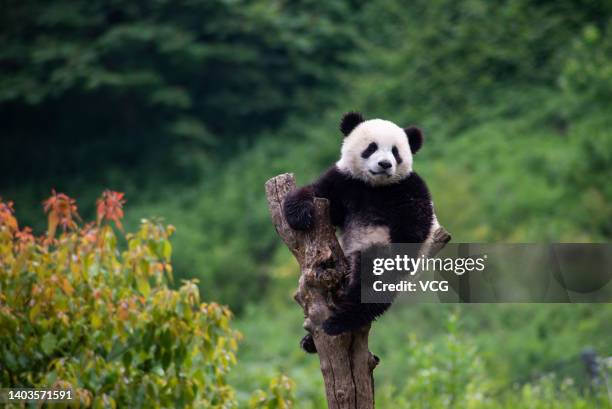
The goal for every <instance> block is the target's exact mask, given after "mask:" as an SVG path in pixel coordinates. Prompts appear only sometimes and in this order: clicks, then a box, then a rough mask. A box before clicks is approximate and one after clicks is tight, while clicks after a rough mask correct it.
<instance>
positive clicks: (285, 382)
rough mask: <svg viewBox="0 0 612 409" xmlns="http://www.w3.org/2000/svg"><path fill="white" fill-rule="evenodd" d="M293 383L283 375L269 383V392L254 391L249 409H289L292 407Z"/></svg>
mask: <svg viewBox="0 0 612 409" xmlns="http://www.w3.org/2000/svg"><path fill="white" fill-rule="evenodd" d="M294 388H295V384H294V382H293V381H292V380H291V379H289V378H287V377H286V376H284V375H280V376H278V377H276V378H274V379H272V380H271V381H270V386H269V392H268V393H265V392H263V391H262V390H258V391H255V393H254V394H253V396H252V397H251V399H250V401H249V408H251V409H260V408H261V409H289V408H291V407H293V402H292V390H293V389H294Z"/></svg>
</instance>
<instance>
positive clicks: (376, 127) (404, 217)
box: [283, 112, 438, 352]
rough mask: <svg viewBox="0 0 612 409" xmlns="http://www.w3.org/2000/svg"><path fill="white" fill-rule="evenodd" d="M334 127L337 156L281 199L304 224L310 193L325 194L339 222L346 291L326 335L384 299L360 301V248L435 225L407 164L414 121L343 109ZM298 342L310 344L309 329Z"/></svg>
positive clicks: (299, 226) (346, 327) (418, 141)
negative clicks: (403, 124) (402, 123)
mask: <svg viewBox="0 0 612 409" xmlns="http://www.w3.org/2000/svg"><path fill="white" fill-rule="evenodd" d="M340 130H341V131H342V133H343V134H344V136H345V138H344V142H343V144H342V153H341V156H340V160H339V161H338V162H336V164H335V165H334V166H332V167H331V168H329V169H328V170H327V171H326V172H325V173H323V175H321V176H320V177H319V179H318V180H316V181H315V182H314V183H312V184H310V185H308V186H305V187H302V188H300V189H297V190H295V191H293V192H291V193H290V194H289V195H288V196H287V198H286V200H285V202H284V205H283V210H284V214H285V218H286V219H287V222H288V223H289V225H290V226H291V228H293V229H295V230H308V229H310V228H311V227H312V225H313V215H314V207H313V198H314V197H315V196H316V197H323V198H326V199H328V200H329V202H330V216H331V222H332V224H333V225H334V226H336V227H338V228H340V231H341V239H340V243H341V245H342V248H343V250H344V253H345V254H346V256H347V257H349V260H350V261H351V276H350V278H349V282H348V287H347V290H346V293H345V296H344V299H343V300H341V301H340V303H339V305H337V308H336V309H335V310H334V312H333V314H332V316H330V317H329V318H328V319H327V320H326V321H325V322H324V323H323V329H324V330H325V332H326V333H328V334H329V335H337V334H341V333H343V332H346V331H353V330H356V329H358V328H360V327H362V326H364V325H367V324H369V323H371V322H372V321H373V320H375V319H376V318H377V317H378V316H380V315H382V314H383V313H384V312H385V311H386V310H387V309H388V308H389V306H390V304H386V303H384V304H382V303H381V304H367V303H363V304H362V303H361V289H360V281H361V275H360V253H361V251H363V250H365V249H367V248H368V247H370V246H373V245H385V244H389V243H423V242H425V241H426V240H427V239H428V237H429V236H430V235H431V234H432V232H433V231H434V229H435V228H436V227H437V226H438V224H437V221H436V218H435V215H434V211H433V204H432V201H431V196H430V194H429V190H428V189H427V186H426V185H425V182H424V181H423V180H422V179H421V178H420V177H419V175H417V174H416V173H415V172H413V170H412V159H413V158H412V157H413V154H415V153H416V152H417V151H418V150H419V149H420V148H421V145H422V144H423V134H422V132H421V131H420V130H419V129H418V128H416V127H409V128H405V129H402V128H400V127H399V126H397V125H396V124H394V123H393V122H390V121H386V120H382V119H371V120H364V118H363V116H362V115H361V114H359V113H356V112H349V113H347V114H345V115H344V117H343V118H342V122H341V124H340ZM301 345H302V347H303V348H304V349H305V350H306V351H307V352H316V348H315V345H314V342H313V339H312V336H311V335H310V334H308V335H306V336H305V337H304V338H303V339H302V342H301Z"/></svg>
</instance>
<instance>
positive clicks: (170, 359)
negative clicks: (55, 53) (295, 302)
mask: <svg viewBox="0 0 612 409" xmlns="http://www.w3.org/2000/svg"><path fill="white" fill-rule="evenodd" d="M123 202H124V200H123V197H122V194H119V193H115V192H109V191H107V192H105V193H104V195H103V197H102V198H101V199H100V200H99V201H98V206H97V210H98V219H97V222H95V223H89V224H86V225H84V226H82V227H79V226H78V225H77V220H78V219H79V216H78V213H77V207H76V203H75V201H74V200H73V199H71V198H69V197H68V196H66V195H64V194H61V193H60V194H56V193H55V192H54V194H53V196H52V197H51V198H50V199H49V200H47V201H46V202H45V209H46V210H47V211H48V214H49V217H48V221H49V228H48V232H47V235H46V236H43V237H34V236H33V235H32V234H31V232H30V230H29V229H28V228H23V229H20V228H19V226H18V222H17V219H16V218H15V216H14V211H13V206H12V203H11V202H1V201H0V328H2V330H1V331H0V384H2V385H4V386H11V387H42V386H46V387H52V386H55V387H69V388H72V389H73V390H74V393H75V396H76V397H77V399H78V400H79V401H80V402H81V404H82V405H83V406H85V407H90V406H91V407H94V408H98V407H111V408H115V407H130V408H134V407H143V408H144V407H146V408H150V407H194V406H197V407H212V408H228V407H233V406H235V404H236V402H235V397H234V391H233V389H232V388H231V387H230V386H229V385H228V384H227V382H226V379H225V378H226V375H227V373H228V370H229V369H230V367H231V366H232V365H233V364H234V363H235V352H236V348H237V341H238V340H239V338H240V335H239V333H238V332H236V331H234V330H232V329H231V328H230V326H229V323H230V319H231V312H230V311H229V309H227V308H226V307H223V306H221V305H219V304H216V303H201V302H200V298H199V290H198V287H197V281H196V280H192V281H184V282H183V284H182V285H181V286H180V288H179V289H178V290H171V289H169V288H168V282H169V281H172V266H171V264H170V258H171V254H172V246H171V244H170V241H169V238H170V235H171V234H172V232H173V230H174V228H173V227H172V226H164V225H163V224H162V223H160V222H159V221H155V220H143V221H142V224H141V226H140V229H139V230H138V231H137V232H136V233H134V234H128V235H127V236H126V244H127V245H126V249H125V250H121V247H122V246H120V245H119V243H121V242H122V240H121V238H119V237H117V236H116V235H115V232H114V230H113V228H112V227H111V226H110V224H109V223H108V221H114V222H115V224H116V225H117V227H118V228H121V227H122V225H121V217H122V216H123V211H122V206H123ZM59 228H61V230H62V232H61V234H59V236H57V237H56V230H57V229H59ZM271 388H272V389H271V392H270V396H268V395H267V394H266V393H264V392H261V391H258V392H257V395H256V396H257V399H258V400H256V401H255V402H260V406H257V405H255V403H254V407H269V406H266V405H267V403H266V402H269V401H270V400H273V401H275V402H281V403H282V404H285V405H288V404H289V401H288V400H287V399H286V398H287V397H288V393H289V391H290V388H291V384H290V382H289V381H287V380H283V381H282V382H280V383H275V384H273V385H272V386H271Z"/></svg>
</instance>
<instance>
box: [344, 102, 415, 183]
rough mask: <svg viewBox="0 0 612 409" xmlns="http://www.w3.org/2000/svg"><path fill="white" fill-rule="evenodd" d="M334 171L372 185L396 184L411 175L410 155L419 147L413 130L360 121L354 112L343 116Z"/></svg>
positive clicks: (381, 120)
mask: <svg viewBox="0 0 612 409" xmlns="http://www.w3.org/2000/svg"><path fill="white" fill-rule="evenodd" d="M340 130H341V131H342V133H343V134H344V142H343V144H342V153H341V156H340V160H339V161H338V162H337V163H336V166H338V169H340V170H341V171H343V172H346V173H348V174H350V175H351V176H352V177H355V178H357V179H361V180H363V181H364V182H367V183H369V184H371V185H374V186H379V185H386V184H391V183H397V182H399V181H400V180H402V179H404V178H406V177H407V176H408V175H410V173H411V172H412V155H413V154H414V153H416V152H417V151H418V150H419V149H420V148H421V145H422V144H423V133H422V132H421V130H420V129H418V128H416V127H409V128H405V129H402V128H400V127H399V126H397V125H396V124H394V123H393V122H391V121H385V120H383V119H370V120H367V121H366V120H364V119H363V116H362V115H361V114H359V113H357V112H349V113H347V114H345V115H344V117H343V118H342V122H341V123H340Z"/></svg>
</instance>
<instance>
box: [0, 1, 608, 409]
mask: <svg viewBox="0 0 612 409" xmlns="http://www.w3.org/2000/svg"><path fill="white" fill-rule="evenodd" d="M611 23H612V3H611V2H609V1H594V0H575V1H570V0H556V1H527V0H518V1H487V0H467V1H461V2H456V1H452V0H437V1H426V0H416V1H413V2H410V3H407V2H403V1H400V0H376V1H369V2H362V1H355V0H353V1H351V0H342V1H333V2H318V1H291V2H290V1H260V0H255V1H241V0H219V1H215V0H209V1H197V0H192V1H164V0H157V1H139V2H119V1H97V0H90V1H60V0H54V1H49V2H41V1H23V0H22V1H11V0H9V1H4V2H3V7H2V13H0V137H1V145H0V194H1V195H2V197H3V198H5V199H12V200H14V201H15V208H16V214H17V217H18V218H19V220H20V222H21V224H22V225H23V224H25V225H30V226H32V227H33V228H34V230H35V232H39V233H40V232H42V231H43V230H44V226H45V222H46V221H45V219H44V218H43V217H42V214H41V202H42V200H43V199H44V198H46V197H47V196H48V195H49V192H50V190H51V188H53V187H54V188H55V189H57V190H58V191H62V192H65V193H67V194H69V195H70V196H72V197H76V198H78V199H79V212H80V213H81V214H82V215H83V216H84V219H93V218H94V213H95V198H96V197H97V196H98V195H99V193H100V192H101V191H102V190H103V189H104V188H107V187H108V188H111V189H114V190H118V191H123V192H126V197H127V200H128V204H127V211H126V218H127V220H126V224H127V225H128V229H131V228H132V227H133V226H136V225H137V224H138V222H139V220H140V218H142V217H149V216H162V217H164V219H165V220H166V222H168V223H171V224H173V225H175V226H176V227H177V232H176V234H175V236H174V238H173V245H174V255H173V263H174V266H175V272H176V274H177V276H178V277H179V278H181V277H183V278H192V277H197V278H199V279H200V291H201V293H202V298H203V299H204V300H215V301H219V302H221V303H224V304H227V305H229V306H230V308H231V309H232V311H234V312H235V313H236V314H237V323H236V324H235V326H237V327H238V329H240V330H241V331H242V332H243V334H244V336H245V338H244V341H243V342H242V344H241V345H240V350H239V354H238V366H237V367H236V368H235V369H234V371H233V373H232V377H233V379H232V381H233V384H234V385H235V386H236V388H237V390H238V397H239V398H240V397H241V395H240V391H242V390H244V391H250V390H252V389H254V388H255V387H257V386H258V385H261V383H262V380H267V379H270V378H272V377H273V376H275V374H277V373H278V372H283V373H287V374H288V375H289V376H290V377H291V378H293V379H294V380H295V381H296V384H297V386H296V392H295V393H296V407H299V408H302V407H304V408H308V407H322V405H323V396H324V395H323V392H322V382H321V379H320V374H319V372H318V360H317V359H316V357H312V356H306V355H304V354H303V353H302V352H300V351H299V350H298V340H299V338H300V337H301V335H302V330H301V321H302V317H301V312H300V310H299V308H298V307H297V305H294V304H293V302H292V297H291V293H292V291H293V287H294V286H295V283H296V277H297V273H298V272H297V265H296V263H295V262H294V260H293V259H292V258H291V256H290V255H289V253H288V251H287V250H286V248H285V246H284V245H283V244H282V243H281V241H280V239H279V238H278V237H277V236H276V234H275V232H274V229H273V228H272V225H271V223H270V220H269V217H268V213H267V207H266V202H265V197H264V192H263V184H264V182H265V181H266V180H267V179H268V178H270V177H273V176H275V175H276V174H279V173H283V172H293V173H295V174H296V177H297V179H298V182H299V183H307V182H308V181H309V180H311V179H312V178H314V177H315V176H316V175H317V174H318V173H320V172H321V171H322V170H324V169H325V168H326V167H327V166H328V165H330V164H331V163H333V162H334V161H335V160H336V159H337V158H338V155H339V147H340V144H341V135H340V132H339V131H338V122H339V119H340V117H341V115H342V113H343V112H345V111H348V110H359V111H362V112H363V113H364V114H365V116H366V117H367V118H372V117H382V118H386V119H390V120H392V121H394V122H396V123H398V124H400V125H409V124H417V125H419V126H420V127H422V129H423V130H424V132H425V137H426V141H425V145H424V148H423V150H422V151H421V152H419V154H418V155H417V156H416V158H415V169H416V171H417V172H419V173H420V174H421V176H423V177H424V179H425V180H426V181H427V182H428V184H429V186H430V188H431V190H432V193H433V197H434V201H435V204H436V209H437V213H438V218H439V220H440V221H441V223H442V224H443V225H444V226H445V227H446V228H447V229H448V230H449V231H450V232H451V233H452V235H453V239H454V240H455V241H457V242H489V241H497V242H557V241H561V242H606V241H610V239H611V238H612V205H611V203H610V202H611V200H612V183H610V180H612V25H611ZM449 323H450V324H449ZM611 323H612V308H611V307H610V306H609V305H495V306H479V305H462V306H448V305H422V306H398V307H397V308H395V309H394V310H393V311H392V312H391V313H389V314H388V315H386V316H385V317H384V318H383V319H382V320H381V321H380V322H379V323H377V324H375V326H374V330H373V332H372V350H373V351H374V352H375V353H377V355H379V356H380V357H381V359H382V364H381V365H380V367H379V368H378V369H377V370H376V381H377V393H378V397H377V400H378V403H379V405H380V406H381V407H394V405H400V407H402V406H403V404H402V403H398V402H403V401H401V399H409V397H411V396H421V395H422V396H424V398H423V399H424V401H427V402H429V403H427V404H424V406H423V407H438V406H436V405H438V404H439V407H452V406H453V404H454V402H453V401H452V400H451V401H448V400H444V399H446V398H444V399H442V398H440V397H444V396H455V395H456V393H455V392H456V391H455V392H453V389H452V388H460V389H461V391H462V392H461V393H468V392H469V393H471V392H470V391H472V392H473V391H477V392H478V393H482V394H485V395H486V396H488V399H492V400H493V401H495V402H498V403H500V405H507V407H516V404H518V403H517V402H520V403H525V402H527V401H533V402H535V398H533V396H534V394H538V393H539V394H540V395H541V396H544V397H545V396H546V393H549V392H550V393H552V394H553V395H555V396H559V394H561V393H567V394H568V397H567V399H564V398H563V399H560V400H559V401H560V402H570V403H568V405H569V406H568V407H585V406H584V405H587V406H592V405H593V401H589V400H587V401H582V399H583V396H584V395H583V394H584V393H585V392H584V390H585V389H584V385H583V384H584V382H585V379H586V375H585V374H584V368H583V367H582V366H581V363H580V361H579V358H577V357H578V355H579V354H580V351H581V350H582V349H583V348H585V347H586V346H592V347H594V348H596V349H597V351H598V353H599V354H601V355H603V356H612V325H611ZM449 326H450V328H449ZM449 339H451V340H450V341H449ZM428 348H430V349H429V350H428ZM415 351H417V352H418V353H417V352H415ZM428 351H429V352H428ZM432 351H433V352H432ZM436 351H441V352H440V354H439V355H438V354H437V353H436ZM470 351H471V352H470ZM428 354H429V355H428ZM453 354H454V355H453ZM470 354H472V355H470ZM442 356H443V357H442ZM449 362H454V363H455V364H449ZM559 362H562V363H563V364H562V365H559ZM566 364H567V365H566ZM453 365H454V366H453ZM436 368H438V369H437V371H438V372H436V371H435V369H436ZM551 368H552V369H551ZM428 369H429V372H426V373H424V372H423V371H426V370H428ZM455 369H457V372H456V373H455V372H453V371H454V370H455ZM474 373H475V374H476V375H474ZM549 373H550V377H551V378H550V379H549V375H546V376H544V377H542V376H541V375H542V374H549ZM449 374H450V375H449ZM453 374H458V375H457V376H456V377H454V378H453V377H452V376H451V375H453ZM453 376H454V375H453ZM440 377H450V378H448V379H446V378H444V379H440ZM479 377H482V378H483V379H482V380H480V379H479ZM428 379H429V381H428V382H429V383H427V382H426V380H428ZM546 379H549V380H546ZM568 379H571V382H570V381H568ZM418 382H425V384H418ZM542 382H544V384H542V385H541V384H540V383H542ZM546 382H548V383H546ZM527 383H529V385H527V386H523V385H525V384H527ZM447 384H448V385H449V386H448V388H451V389H448V388H447V389H444V391H440V390H438V389H436V386H435V385H447ZM472 384H474V385H476V384H477V386H470V385H472ZM532 384H533V385H532ZM432 385H434V386H432ZM508 385H515V386H517V385H518V386H517V387H519V388H521V387H522V388H523V389H521V392H520V393H519V392H516V391H513V390H512V388H511V387H510V386H508ZM567 385H570V386H567ZM428 388H429V389H428ZM445 388H446V386H445ZM470 388H472V389H470ZM526 388H527V389H528V388H535V389H536V392H537V393H536V392H534V391H533V390H531V389H529V390H526ZM538 388H539V389H538ZM547 388H548V389H547ZM564 388H565V389H564ZM449 390H450V391H451V392H452V393H451V392H449ZM505 391H510V392H505ZM547 391H548V392H547ZM428 393H429V395H427V394H428ZM453 393H455V395H453ZM474 393H475V392H474ZM507 393H510V395H511V396H510V397H508V396H507ZM420 394H421V395H420ZM521 394H523V395H521ZM540 395H538V396H540ZM245 396H246V395H245ZM474 396H475V395H474ZM483 396H484V395H483ZM437 398H440V402H438V403H435V402H434V401H435V399H437ZM483 399H484V398H483ZM512 399H516V400H512ZM542 399H543V402H546V399H545V398H542ZM408 401H409V400H408ZM392 402H393V403H392ZM572 402H573V403H572ZM413 403H414V402H413ZM602 404H603V405H606V404H607V405H609V401H607V403H606V401H603V403H602ZM422 405H423V404H422ZM428 405H429V406H428ZM580 405H582V406H580ZM533 407H536V406H533Z"/></svg>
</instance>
